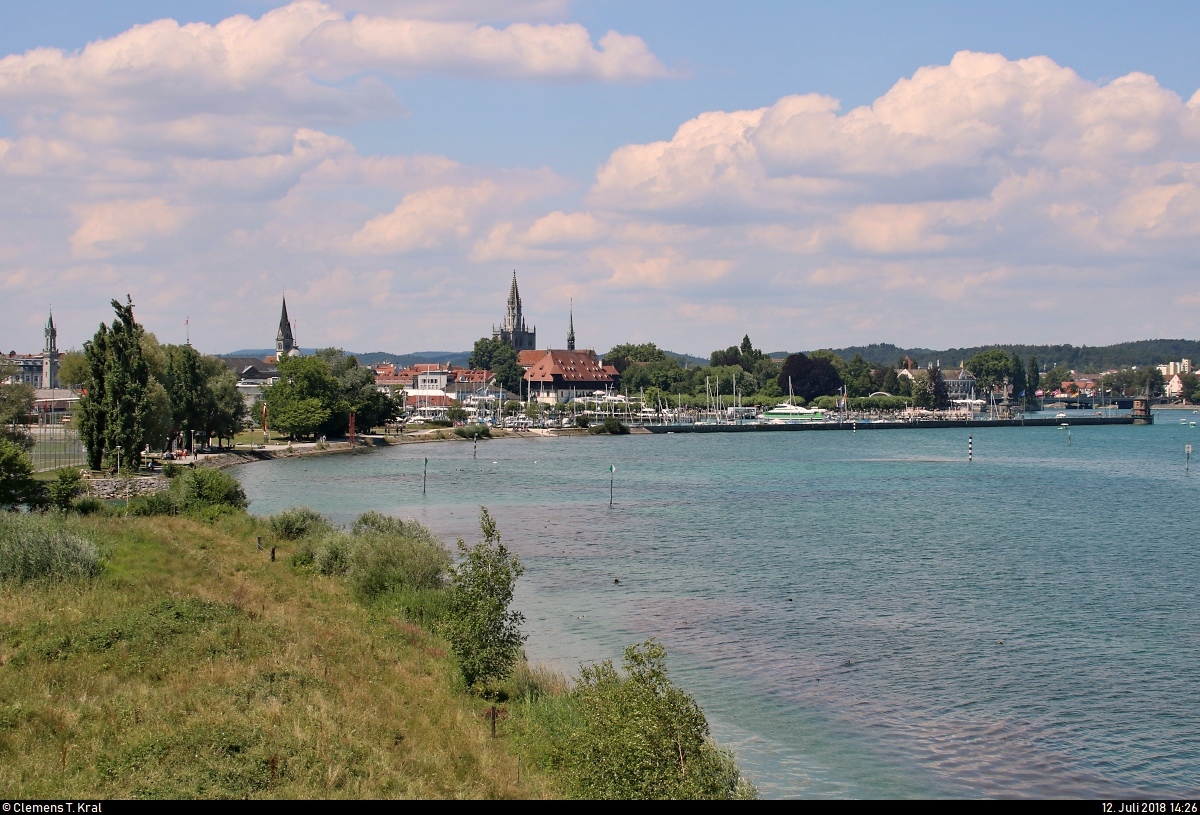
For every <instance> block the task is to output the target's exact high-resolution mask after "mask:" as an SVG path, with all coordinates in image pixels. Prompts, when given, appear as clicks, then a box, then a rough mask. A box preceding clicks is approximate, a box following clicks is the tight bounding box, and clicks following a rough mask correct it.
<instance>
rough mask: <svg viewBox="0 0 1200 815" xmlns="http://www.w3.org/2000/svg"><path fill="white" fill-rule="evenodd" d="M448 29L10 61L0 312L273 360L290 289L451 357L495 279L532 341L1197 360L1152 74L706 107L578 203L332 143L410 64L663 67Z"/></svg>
mask: <svg viewBox="0 0 1200 815" xmlns="http://www.w3.org/2000/svg"><path fill="white" fill-rule="evenodd" d="M350 5H352V4H347V7H349V6H350ZM533 6H536V8H535V9H532V10H530V11H529V12H528V13H529V14H531V15H540V16H536V17H533V16H531V17H530V18H529V19H538V20H546V19H550V20H554V19H559V15H561V13H562V8H561V6H560V5H559V4H556V3H552V2H550V3H544V4H539V3H534V4H533ZM396 8H400V9H406V10H407V11H406V12H405V13H407V14H408V15H409V16H400V13H399V12H396V11H395V9H396ZM445 9H446V13H445V14H443V15H441V16H440V17H438V16H437V15H431V14H430V12H429V10H428V9H425V8H424V7H422V6H421V4H420V3H401V4H371V3H360V4H357V6H356V8H354V9H353V11H360V10H361V11H363V13H350V12H347V11H345V10H343V9H342V7H340V6H339V7H338V8H333V7H330V6H327V5H323V4H319V3H312V2H297V3H293V4H291V5H289V6H285V7H283V8H280V9H276V10H274V11H271V12H269V13H267V14H265V15H263V16H262V17H261V18H258V19H251V18H249V17H244V16H238V17H231V18H229V19H227V20H224V21H222V22H220V23H218V24H216V25H198V24H186V25H180V24H178V23H176V22H174V21H169V20H168V21H158V22H155V23H150V24H147V25H144V26H138V27H135V28H133V29H130V30H129V31H127V32H124V33H123V34H120V35H118V36H116V37H114V38H112V39H110V40H102V41H97V42H95V43H92V44H90V45H89V46H88V47H87V48H85V49H83V50H82V51H80V52H78V53H64V52H61V51H55V50H51V49H43V50H37V51H31V52H27V53H25V54H22V55H12V56H8V57H5V58H3V59H0V115H3V117H4V119H5V121H6V122H7V124H8V126H9V135H8V136H7V137H6V138H0V183H3V185H4V187H5V189H6V191H8V192H9V193H10V194H9V195H6V196H4V197H3V198H2V199H0V290H2V291H4V292H7V293H11V292H13V291H19V292H21V297H20V298H19V299H17V298H13V297H12V296H8V297H5V298H3V304H2V305H0V319H2V320H3V321H4V323H5V324H7V325H14V326H15V325H27V326H30V327H33V326H36V325H40V322H41V320H42V319H44V317H43V316H42V314H43V310H44V306H43V301H46V300H51V299H56V298H64V297H65V298H67V299H68V300H70V299H71V298H74V300H73V301H72V303H71V304H64V306H65V307H66V308H67V309H68V310H69V309H71V308H74V309H75V312H76V313H78V314H81V315H82V314H86V315H88V316H87V318H86V323H87V325H84V326H81V327H80V328H78V329H76V331H77V334H78V336H75V337H74V339H72V340H70V341H71V342H74V343H75V344H78V342H80V341H82V339H83V337H85V336H86V335H87V334H88V333H90V331H91V325H92V324H93V323H94V322H95V321H96V320H97V319H99V318H102V317H103V316H104V314H103V304H104V303H106V302H107V300H108V298H109V297H111V296H113V295H114V294H120V293H123V292H125V291H127V290H128V291H132V292H133V293H134V296H135V300H136V301H137V302H138V304H139V312H140V313H141V314H142V315H143V317H144V318H145V319H146V321H147V323H148V324H150V325H151V326H152V327H153V324H154V321H155V320H158V321H161V323H162V325H163V326H164V328H162V329H160V333H164V335H165V338H166V339H172V337H171V335H170V331H171V330H174V329H173V328H171V327H172V326H175V327H179V326H182V321H183V316H185V315H188V314H191V315H193V317H194V316H195V313H196V310H197V309H198V307H201V306H210V305H217V304H219V305H220V308H211V309H206V311H205V316H204V317H203V318H202V319H193V320H192V321H191V325H192V328H193V339H194V340H196V341H198V342H199V343H200V344H201V345H202V346H203V347H210V348H211V350H215V351H223V350H232V347H234V346H262V345H266V344H269V343H268V342H267V341H264V340H263V339H262V337H264V336H266V335H268V334H269V335H271V336H273V327H272V326H271V325H266V327H265V328H264V327H263V326H262V325H259V323H262V322H263V320H264V319H265V318H264V317H263V314H264V313H265V312H270V311H271V310H273V308H275V303H276V301H277V298H278V293H279V290H280V289H282V288H283V287H284V286H286V287H287V289H288V297H289V301H291V302H290V303H289V305H290V306H291V310H292V311H294V312H296V313H297V314H298V316H300V320H301V326H300V339H301V341H302V342H303V343H304V344H305V345H309V344H327V343H340V344H344V345H347V346H350V347H354V348H359V349H370V348H390V349H394V350H415V349H418V348H427V347H431V346H438V347H444V348H451V347H454V348H465V347H469V344H470V342H471V341H472V340H473V339H475V338H476V337H478V336H479V335H480V334H482V333H484V332H485V331H486V330H488V327H489V326H490V325H491V323H492V322H495V321H497V320H498V319H499V317H500V316H502V315H501V309H502V305H503V298H504V295H505V293H506V291H507V283H508V275H509V274H510V272H511V269H512V268H514V267H516V268H518V269H519V273H520V275H521V281H522V292H523V294H524V295H525V301H526V308H527V310H528V311H529V312H530V314H531V316H532V317H533V318H534V320H535V321H536V322H537V323H538V324H539V329H540V330H541V331H542V332H543V333H542V338H541V339H542V342H543V343H544V344H555V343H556V342H558V343H561V341H562V340H561V339H559V338H557V336H556V334H555V330H556V327H557V326H558V324H559V323H561V324H562V333H565V322H566V308H565V306H566V302H567V300H568V298H571V297H574V298H575V305H576V318H577V319H576V324H577V328H578V329H580V331H581V333H583V334H584V336H583V337H582V341H583V342H585V343H586V344H592V345H596V346H597V347H599V348H601V349H603V348H605V347H607V346H608V345H609V344H612V343H615V342H621V341H626V340H637V341H644V340H653V341H657V342H660V343H662V344H664V345H666V346H668V347H673V348H677V349H680V350H690V351H693V352H701V353H707V352H708V351H709V350H711V349H712V348H713V347H717V346H724V345H729V344H731V343H733V342H736V341H737V340H739V339H740V338H741V335H742V334H743V333H745V332H746V331H749V332H750V333H751V336H752V337H753V339H754V341H755V343H756V344H757V345H759V346H766V347H770V348H772V349H775V348H813V347H818V346H823V345H838V344H847V343H857V342H866V341H896V342H900V343H909V344H926V345H939V344H969V343H973V342H986V341H999V340H1010V339H1011V340H1021V341H1031V342H1036V341H1048V340H1071V341H1087V342H1097V341H1113V340H1118V339H1124V338H1133V337H1142V336H1162V335H1164V334H1170V335H1190V336H1195V335H1197V334H1200V330H1198V329H1200V320H1198V319H1197V317H1196V313H1195V304H1196V300H1197V298H1196V296H1195V295H1194V294H1192V293H1191V292H1192V291H1193V289H1194V279H1195V273H1194V267H1195V263H1196V261H1195V258H1196V257H1197V256H1198V255H1200V252H1198V251H1197V250H1198V249H1200V219H1198V218H1197V215H1198V214H1200V187H1198V185H1200V165H1198V164H1197V161H1198V160H1200V112H1198V110H1200V102H1198V101H1197V97H1193V98H1192V99H1190V100H1187V101H1185V100H1183V99H1181V98H1179V97H1178V96H1177V95H1175V94H1174V93H1172V92H1170V91H1167V90H1165V89H1163V88H1162V87H1160V86H1159V85H1158V83H1157V82H1156V81H1155V80H1154V79H1153V78H1152V77H1150V76H1147V75H1144V74H1138V73H1131V74H1128V75H1126V76H1123V77H1119V78H1117V79H1115V80H1112V81H1110V82H1106V83H1095V82H1091V81H1088V80H1086V79H1083V78H1081V77H1080V76H1078V75H1077V74H1076V73H1075V72H1073V71H1072V70H1070V69H1069V68H1066V67H1063V66H1060V65H1057V64H1056V63H1054V62H1053V61H1052V60H1050V59H1048V58H1045V57H1035V58H1030V59H1023V60H1009V59H1006V58H1005V57H1003V56H1000V55H996V54H980V53H970V52H963V53H959V54H957V55H955V57H954V58H953V59H952V60H951V62H950V63H949V64H948V65H939V66H929V67H924V68H920V69H918V70H916V71H915V72H914V73H913V75H912V76H911V77H908V78H905V79H901V80H900V81H898V82H897V83H895V85H893V86H892V87H891V88H890V89H889V90H887V92H886V93H884V94H883V95H882V96H880V97H879V98H878V99H876V100H875V102H874V103H873V104H871V105H869V106H864V107H860V108H855V109H853V110H848V111H843V110H842V109H841V106H840V104H839V103H838V101H837V100H836V99H833V98H831V97H828V96H823V95H820V94H804V95H795V96H787V97H784V98H782V99H779V100H778V101H777V102H776V103H775V104H773V105H771V106H769V107H765V108H759V109H755V110H734V111H710V112H706V113H702V114H700V115H698V116H696V117H695V118H693V119H691V120H689V121H686V122H683V123H682V124H681V125H680V126H679V127H678V129H677V131H676V132H675V134H674V135H673V136H672V137H671V138H670V139H667V140H663V141H656V142H651V143H640V144H627V145H624V146H618V147H617V148H616V149H615V150H614V151H613V152H612V154H611V155H610V156H609V158H608V160H607V161H605V162H604V163H603V165H602V166H601V167H600V168H599V169H598V170H597V171H596V174H595V177H594V178H590V179H570V178H563V177H561V176H560V175H558V174H556V173H555V172H553V171H552V170H549V169H545V168H527V167H507V168H505V167H500V168H495V167H492V168H484V167H473V166H469V165H464V164H462V163H461V162H459V161H457V160H455V158H454V157H453V156H438V155H414V154H399V155H365V154H363V153H361V152H360V151H359V149H358V148H357V147H356V146H355V144H354V143H353V142H352V141H351V140H350V139H348V138H347V137H345V136H338V135H334V134H332V133H330V132H329V130H331V129H332V127H330V123H334V124H336V123H338V122H347V121H359V120H362V119H364V118H369V117H397V116H401V115H403V107H402V103H401V100H400V99H398V98H397V96H396V93H395V91H394V90H393V87H394V86H393V84H389V83H394V82H395V81H396V80H397V78H403V77H405V76H410V75H413V74H416V73H421V72H439V73H450V74H456V75H461V76H466V77H487V79H486V80H483V81H489V82H490V81H509V82H531V81H534V82H570V83H577V82H617V83H620V82H626V81H634V80H651V79H656V78H661V77H666V76H668V75H669V71H668V70H667V69H666V68H665V67H664V66H663V65H662V63H661V62H660V61H659V60H658V59H657V58H656V57H655V56H654V55H653V54H652V53H651V52H650V50H649V48H648V46H647V45H646V44H645V43H644V42H643V41H642V40H641V39H639V38H638V37H636V36H631V35H623V34H616V33H612V32H610V33H608V34H605V35H604V36H602V37H601V38H600V39H599V40H598V41H597V42H596V43H594V42H593V39H592V37H591V35H590V34H589V32H587V31H586V29H584V28H582V27H581V26H578V25H576V24H570V23H561V22H554V23H547V22H536V23H530V22H512V23H509V24H506V25H492V24H488V23H482V22H479V20H488V19H493V17H492V15H493V14H494V13H495V7H494V6H493V5H491V4H489V3H486V2H463V3H460V4H456V5H454V6H453V7H451V6H446V7H445ZM452 103H453V100H447V104H452ZM63 280H68V281H71V286H70V287H68V290H67V291H66V292H65V293H64V291H63V287H62V286H61V281H63ZM1189 297H1190V298H1191V299H1189ZM58 312H59V307H58V306H57V305H56V313H58ZM69 314H70V312H69V311H68V312H67V313H65V314H64V316H65V317H67V322H70V317H69ZM60 322H62V320H60ZM268 322H270V321H268ZM206 325H207V326H209V328H208V330H209V331H211V336H210V337H208V338H206V337H205V336H204V333H203V332H204V331H205V326H206ZM197 332H199V336H197ZM64 333H66V332H65V330H64ZM37 337H40V335H37ZM35 338H36V337H35ZM268 339H269V337H268ZM38 341H40V339H38ZM13 342H19V340H18V339H13V340H11V341H10V343H9V344H12V343H13ZM28 342H29V341H28V340H27V341H26V344H28Z"/></svg>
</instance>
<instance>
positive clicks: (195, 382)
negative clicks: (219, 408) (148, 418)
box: [164, 345, 209, 450]
mask: <svg viewBox="0 0 1200 815" xmlns="http://www.w3.org/2000/svg"><path fill="white" fill-rule="evenodd" d="M164 356H165V357H166V369H167V373H166V375H167V381H166V384H167V395H168V396H169V397H170V409H171V415H172V418H173V419H174V424H175V428H176V429H177V430H178V431H179V432H180V433H181V434H182V435H183V439H182V440H183V445H184V447H186V448H187V449H188V450H191V449H192V439H193V435H194V433H196V432H203V431H205V430H206V429H207V428H206V418H207V415H208V398H209V392H208V388H207V387H206V383H205V380H204V373H203V371H202V370H201V360H200V353H199V352H198V351H197V350H196V349H195V348H193V347H192V346H190V345H170V346H167V348H166V349H165V351H164Z"/></svg>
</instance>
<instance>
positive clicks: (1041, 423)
mask: <svg viewBox="0 0 1200 815" xmlns="http://www.w3.org/2000/svg"><path fill="white" fill-rule="evenodd" d="M1133 423H1134V422H1133V417H1132V416H1077V417H1072V418H1069V419H1048V418H1037V419H918V420H916V421H911V422H887V421H865V420H864V421H857V422H856V421H854V420H850V419H847V420H843V421H840V422H808V423H806V424H676V425H646V430H648V431H650V432H651V433H659V434H661V433H774V432H788V431H794V430H937V429H948V428H964V427H1059V426H1060V425H1064V424H1065V425H1070V426H1071V427H1084V426H1093V425H1110V424H1133Z"/></svg>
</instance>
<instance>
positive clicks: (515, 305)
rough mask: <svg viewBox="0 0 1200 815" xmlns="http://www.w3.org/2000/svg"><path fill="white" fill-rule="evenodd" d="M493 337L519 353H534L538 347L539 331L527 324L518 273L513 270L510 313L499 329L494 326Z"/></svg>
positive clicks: (509, 299)
mask: <svg viewBox="0 0 1200 815" xmlns="http://www.w3.org/2000/svg"><path fill="white" fill-rule="evenodd" d="M492 337H493V338H494V339H497V340H500V341H502V342H504V343H507V344H508V345H511V346H512V347H513V349H514V350H515V351H517V352H518V353H519V352H521V351H532V350H533V349H534V348H536V347H537V330H536V329H531V328H529V327H528V326H527V325H526V324H525V315H524V314H523V313H522V311H521V292H520V290H518V289H517V271H516V269H514V270H513V276H512V285H511V286H510V287H509V289H508V311H507V312H506V313H505V315H504V322H503V323H501V324H500V327H499V328H496V327H495V326H494V325H493V326H492Z"/></svg>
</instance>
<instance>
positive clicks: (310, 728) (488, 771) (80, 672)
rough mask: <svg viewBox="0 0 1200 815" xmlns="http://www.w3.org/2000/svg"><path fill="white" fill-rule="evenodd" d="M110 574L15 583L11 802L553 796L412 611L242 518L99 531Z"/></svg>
mask: <svg viewBox="0 0 1200 815" xmlns="http://www.w3.org/2000/svg"><path fill="white" fill-rule="evenodd" d="M80 527H81V528H82V529H83V530H84V531H85V532H86V534H88V535H89V536H91V538H92V539H93V540H94V541H95V542H96V543H97V544H98V545H99V546H100V547H101V548H102V549H103V550H104V551H106V552H109V553H110V559H109V562H108V564H107V568H106V570H105V572H104V574H103V575H101V576H100V577H99V578H95V579H93V580H90V581H75V582H67V583H59V584H55V585H12V584H8V583H6V584H2V585H0V795H2V796H3V797H9V798H50V797H61V796H62V795H64V794H69V795H74V796H83V797H91V796H96V797H127V796H128V797H158V798H171V797H185V798H187V797H202V798H221V797H228V798H234V797H236V798H241V797H285V798H301V797H305V798H309V797H311V798H328V797H347V798H374V797H469V798H482V797H545V796H550V795H553V794H555V790H554V788H553V785H552V782H550V781H549V780H548V779H547V778H546V777H545V776H544V775H539V774H536V773H530V772H529V771H528V769H523V770H522V774H521V782H520V784H519V785H518V783H517V780H516V761H517V760H516V754H515V752H514V749H513V745H512V743H511V742H510V741H509V740H507V739H505V738H498V739H495V740H493V739H491V738H490V735H489V730H490V723H489V722H488V720H487V719H486V716H485V713H486V710H487V708H488V706H487V705H486V704H485V703H484V702H482V701H480V700H476V699H472V698H470V697H466V696H461V695H456V694H455V692H454V690H453V689H454V687H455V684H456V681H457V672H456V669H455V666H454V665H453V663H452V661H451V660H450V658H449V657H448V656H447V655H446V652H445V648H444V643H442V642H441V641H440V640H439V639H437V638H436V637H435V636H433V635H432V634H430V633H429V631H428V630H427V629H426V628H425V627H423V626H421V625H418V624H417V622H416V618H415V616H414V617H413V618H409V617H408V616H406V615H405V613H404V611H403V608H402V607H398V606H396V605H395V604H393V605H390V606H389V605H387V604H375V605H368V606H364V605H362V604H361V603H359V602H358V601H357V600H356V599H355V598H354V597H353V596H352V593H351V591H350V590H349V588H348V587H347V584H346V582H345V581H343V580H338V579H333V578H326V577H321V576H316V575H312V574H310V573H307V572H304V571H302V570H297V569H294V568H292V567H291V566H290V565H289V564H288V556H289V555H290V547H291V544H286V546H287V549H285V548H284V546H285V543H284V542H282V541H275V540H273V539H268V540H265V541H264V543H265V544H267V545H268V547H269V545H276V546H278V547H280V549H279V551H278V553H277V558H278V559H277V561H276V562H274V563H272V562H270V561H269V556H268V552H266V551H264V552H257V551H256V550H255V542H254V541H255V536H256V535H264V536H269V535H270V533H269V532H268V531H266V530H265V529H264V528H262V527H260V526H259V524H258V523H257V522H256V521H255V520H254V519H253V518H249V517H247V516H244V515H235V516H229V517H226V518H220V519H217V520H216V521H215V522H214V523H213V524H212V525H205V524H200V523H197V522H195V521H191V520H188V519H186V518H181V517H153V518H126V519H114V518H95V519H86V520H83V521H81V522H80Z"/></svg>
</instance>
